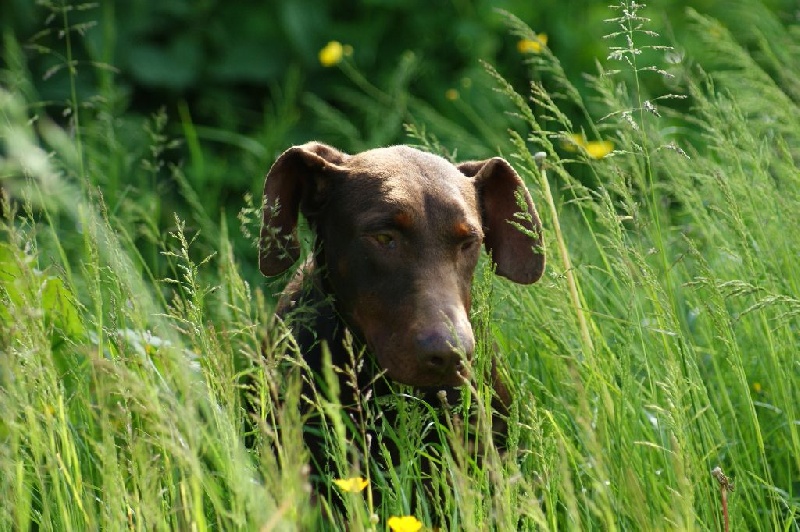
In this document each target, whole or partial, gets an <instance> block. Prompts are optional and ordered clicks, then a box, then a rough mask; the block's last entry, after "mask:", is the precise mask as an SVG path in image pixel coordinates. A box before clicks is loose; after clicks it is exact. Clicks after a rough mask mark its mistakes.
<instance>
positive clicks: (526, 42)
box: [517, 33, 547, 54]
mask: <svg viewBox="0 0 800 532" xmlns="http://www.w3.org/2000/svg"><path fill="white" fill-rule="evenodd" d="M545 46H547V34H546V33H537V34H536V38H535V39H520V40H519V42H517V51H518V52H519V53H521V54H538V53H541V51H542V49H543V48H544V47H545Z"/></svg>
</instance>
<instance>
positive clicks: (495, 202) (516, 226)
mask: <svg viewBox="0 0 800 532" xmlns="http://www.w3.org/2000/svg"><path fill="white" fill-rule="evenodd" d="M456 167H457V168H458V169H459V170H460V171H461V173H463V174H464V175H466V176H467V177H471V178H473V181H474V183H475V190H476V191H477V193H478V201H479V202H480V208H481V216H482V218H483V229H484V233H485V237H484V243H485V245H486V251H488V252H489V253H491V255H492V261H493V262H494V264H495V266H496V270H495V271H496V272H497V274H498V275H502V276H503V277H506V278H507V279H510V280H512V281H514V282H516V283H521V284H530V283H535V282H536V281H538V280H539V278H540V277H541V276H542V273H543V272H544V248H543V247H542V223H541V222H540V221H539V215H538V214H536V207H534V206H533V201H532V200H531V195H530V194H529V193H528V189H526V188H525V184H524V183H523V182H522V179H520V177H519V175H517V172H515V171H514V169H513V168H512V167H511V165H510V164H508V162H507V161H506V160H505V159H503V158H501V157H494V158H492V159H487V160H485V161H470V162H466V163H461V164H459V165H456ZM519 195H521V197H522V199H523V200H524V205H522V208H521V206H520V205H519V204H518V201H517V197H518V196H519ZM520 226H521V227H522V228H524V229H525V231H524V232H523V231H522V230H520ZM531 235H533V236H531Z"/></svg>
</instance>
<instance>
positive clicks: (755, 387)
mask: <svg viewBox="0 0 800 532" xmlns="http://www.w3.org/2000/svg"><path fill="white" fill-rule="evenodd" d="M753 391H754V392H756V393H761V383H760V382H754V383H753Z"/></svg>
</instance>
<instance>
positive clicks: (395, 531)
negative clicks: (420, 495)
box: [386, 515, 422, 532]
mask: <svg viewBox="0 0 800 532" xmlns="http://www.w3.org/2000/svg"><path fill="white" fill-rule="evenodd" d="M386 524H387V525H389V528H391V529H392V532H417V531H418V530H419V529H420V528H422V522H421V521H420V520H419V519H417V518H416V517H414V516H413V515H407V516H405V517H390V518H389V520H388V521H387V522H386Z"/></svg>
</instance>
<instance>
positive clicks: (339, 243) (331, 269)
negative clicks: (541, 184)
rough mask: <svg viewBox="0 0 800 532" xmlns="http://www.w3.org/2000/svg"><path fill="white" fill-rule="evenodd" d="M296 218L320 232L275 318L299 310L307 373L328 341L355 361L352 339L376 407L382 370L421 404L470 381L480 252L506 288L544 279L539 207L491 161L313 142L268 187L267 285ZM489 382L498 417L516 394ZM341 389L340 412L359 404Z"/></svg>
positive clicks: (288, 245)
mask: <svg viewBox="0 0 800 532" xmlns="http://www.w3.org/2000/svg"><path fill="white" fill-rule="evenodd" d="M520 201H521V203H520ZM520 204H521V205H522V206H523V209H522V210H523V211H524V212H522V213H521V216H520V213H519V212H518V211H520ZM300 213H302V214H303V216H304V217H305V218H306V219H307V221H308V223H309V226H310V228H311V230H312V231H313V232H314V235H315V247H314V254H313V256H312V257H309V260H308V261H306V263H305V264H304V265H303V266H302V267H301V268H299V269H298V271H297V273H296V274H295V276H294V278H293V279H292V281H291V282H290V283H289V285H288V286H287V287H286V289H285V290H284V293H283V294H282V297H281V300H280V302H279V305H278V309H277V314H278V316H279V317H281V318H288V317H289V316H290V315H291V313H292V311H293V310H294V309H297V308H302V309H303V313H304V315H305V316H306V319H303V320H289V321H288V322H289V326H290V327H291V329H292V332H293V334H294V336H295V339H296V341H297V344H298V346H299V348H300V351H301V354H302V356H303V357H304V359H305V361H306V362H307V364H308V366H309V367H310V368H311V370H312V372H315V373H319V372H321V370H322V344H323V342H324V343H325V344H327V346H328V348H329V349H330V352H331V357H332V362H333V364H334V365H337V366H340V367H345V366H347V365H348V363H350V355H349V352H348V350H347V347H346V345H345V344H346V343H347V338H348V332H349V336H350V337H352V339H353V340H354V341H355V343H356V345H357V346H365V347H366V348H367V352H368V356H369V357H371V361H372V362H373V363H368V364H364V365H363V366H362V367H360V368H359V371H358V387H359V388H360V389H361V392H364V390H366V389H367V388H369V389H370V390H371V391H372V393H373V397H374V396H375V395H380V394H384V393H390V392H389V386H388V385H385V383H384V384H381V381H382V379H377V380H376V376H378V374H379V373H381V372H383V373H385V376H386V377H388V378H389V379H390V380H393V381H396V382H399V383H403V384H408V385H411V386H414V387H417V388H418V389H420V390H421V391H422V394H423V396H427V397H428V398H429V399H430V398H432V397H434V394H435V392H436V391H437V390H440V389H445V390H452V388H453V387H457V386H459V385H461V384H462V383H463V382H464V379H465V378H469V375H467V374H466V370H465V369H464V368H465V365H464V359H466V360H470V359H471V358H472V355H473V352H474V349H475V338H474V335H473V331H472V327H471V325H470V322H469V311H470V304H471V300H470V287H471V282H472V276H473V273H474V270H475V267H476V264H477V261H478V257H479V254H480V248H481V244H483V246H484V247H485V248H486V250H487V251H488V252H489V253H490V254H491V257H492V261H493V262H494V265H495V268H496V273H497V274H499V275H501V276H503V277H506V278H508V279H510V280H512V281H514V282H517V283H522V284H528V283H533V282H535V281H537V280H538V279H539V278H540V277H541V275H542V272H543V270H544V263H545V260H544V252H543V249H542V239H541V224H540V222H539V217H538V215H537V213H536V209H535V208H534V205H533V202H532V201H531V198H530V195H529V193H528V191H527V190H526V189H525V186H524V184H523V182H522V180H521V179H520V178H519V176H518V175H517V173H516V172H515V171H514V169H513V168H512V167H511V165H509V164H508V162H506V161H505V160H504V159H502V158H499V157H495V158H492V159H488V160H485V161H473V162H466V163H462V164H459V165H453V164H451V163H450V162H448V161H446V160H445V159H443V158H441V157H438V156H435V155H432V154H429V153H425V152H422V151H419V150H416V149H413V148H410V147H407V146H394V147H390V148H381V149H375V150H370V151H366V152H363V153H360V154H357V155H352V156H351V155H347V154H345V153H342V152H341V151H339V150H337V149H335V148H332V147H330V146H327V145H324V144H320V143H316V142H312V143H308V144H305V145H302V146H296V147H293V148H290V149H289V150H287V151H286V152H285V153H283V155H281V156H280V157H279V158H278V160H277V161H276V162H275V164H274V165H273V166H272V168H271V169H270V171H269V174H268V175H267V178H266V182H265V185H264V221H263V226H262V231H261V241H260V256H259V260H260V268H261V271H262V272H263V273H264V275H267V276H274V275H278V274H281V273H283V272H285V271H286V270H287V269H288V268H290V267H291V266H292V265H293V264H294V263H295V262H296V260H297V259H298V256H299V243H298V239H297V220H298V215H299V214H300ZM512 222H513V223H512ZM519 226H522V227H523V228H524V229H525V230H526V231H525V232H523V231H520V229H519ZM492 373H493V375H492V377H491V378H492V382H493V385H494V388H495V392H496V400H495V401H494V402H493V407H494V408H495V409H496V410H498V411H499V413H501V414H505V413H507V411H508V407H509V406H510V404H511V397H510V395H509V393H508V391H507V387H506V386H505V385H504V384H503V382H502V381H501V380H500V379H499V377H498V376H497V374H496V371H495V364H494V362H493V363H492ZM342 379H345V377H344V376H343V377H342ZM309 386H310V385H308V384H307V385H306V389H305V390H304V393H311V392H312V390H311V389H310V387H309ZM339 389H340V400H341V403H342V405H345V406H347V405H353V404H355V402H356V400H357V397H356V392H355V390H353V389H352V386H350V385H348V384H347V383H346V382H344V380H343V382H342V383H341V384H340V386H339ZM501 430H502V429H501ZM306 443H307V444H308V445H309V448H310V449H311V452H312V454H313V457H314V464H313V470H314V473H315V474H316V475H321V474H324V473H325V469H326V468H327V467H328V466H327V465H326V464H327V463H328V461H327V459H326V457H325V450H324V446H323V443H322V440H321V439H319V438H317V437H315V436H312V435H309V436H307V437H306Z"/></svg>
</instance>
